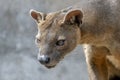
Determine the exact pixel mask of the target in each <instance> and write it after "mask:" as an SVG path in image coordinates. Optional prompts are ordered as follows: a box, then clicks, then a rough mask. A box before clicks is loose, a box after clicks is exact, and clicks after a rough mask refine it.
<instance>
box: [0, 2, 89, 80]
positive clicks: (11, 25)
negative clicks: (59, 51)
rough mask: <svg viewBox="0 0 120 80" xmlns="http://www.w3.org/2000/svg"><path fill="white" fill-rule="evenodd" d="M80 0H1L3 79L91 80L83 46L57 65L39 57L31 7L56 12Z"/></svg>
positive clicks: (0, 68) (0, 75) (0, 63)
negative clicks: (50, 65) (41, 61)
mask: <svg viewBox="0 0 120 80" xmlns="http://www.w3.org/2000/svg"><path fill="white" fill-rule="evenodd" d="M78 1H80V0H0V80H88V73H87V66H86V63H85V57H84V53H83V50H82V48H81V46H78V47H77V48H76V49H75V50H74V51H73V52H71V53H70V54H69V55H67V56H66V57H65V59H64V60H62V61H61V62H60V63H59V64H58V65H57V66H56V67H55V68H53V69H50V70H49V69H47V68H45V67H44V66H43V65H41V64H39V62H38V61H37V53H38V48H37V47H36V45H35V43H34V39H35V35H36V34H37V25H36V23H35V22H34V21H33V19H32V18H31V16H30V15H29V10H30V9H35V10H38V11H41V12H53V11H57V10H60V9H63V8H66V7H68V6H71V5H73V4H75V3H78Z"/></svg>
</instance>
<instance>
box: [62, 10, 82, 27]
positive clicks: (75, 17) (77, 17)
mask: <svg viewBox="0 0 120 80" xmlns="http://www.w3.org/2000/svg"><path fill="white" fill-rule="evenodd" d="M82 18H83V13H82V12H81V11H80V10H70V11H68V12H67V13H66V15H65V17H64V20H63V23H66V22H68V23H69V24H74V23H76V24H78V25H80V24H81V23H82Z"/></svg>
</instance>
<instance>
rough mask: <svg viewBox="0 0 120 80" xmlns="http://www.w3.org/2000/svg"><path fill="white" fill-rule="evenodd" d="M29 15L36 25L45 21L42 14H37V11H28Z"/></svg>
mask: <svg viewBox="0 0 120 80" xmlns="http://www.w3.org/2000/svg"><path fill="white" fill-rule="evenodd" d="M30 15H31V16H32V18H33V19H34V20H35V21H37V22H38V23H40V22H41V21H42V20H44V19H45V16H44V14H43V13H42V12H38V11H36V10H33V9H31V10H30Z"/></svg>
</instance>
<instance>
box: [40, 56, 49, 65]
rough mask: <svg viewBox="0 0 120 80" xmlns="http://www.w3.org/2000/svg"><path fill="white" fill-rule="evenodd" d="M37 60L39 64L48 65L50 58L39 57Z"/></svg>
mask: <svg viewBox="0 0 120 80" xmlns="http://www.w3.org/2000/svg"><path fill="white" fill-rule="evenodd" d="M38 60H39V62H40V63H41V64H48V63H50V57H48V56H44V55H43V56H39V57H38Z"/></svg>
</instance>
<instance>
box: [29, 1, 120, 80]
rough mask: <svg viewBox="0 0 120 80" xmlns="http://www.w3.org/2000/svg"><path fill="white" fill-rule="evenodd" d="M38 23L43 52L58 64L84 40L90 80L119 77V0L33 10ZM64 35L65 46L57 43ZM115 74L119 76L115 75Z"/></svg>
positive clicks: (39, 44)
mask: <svg viewBox="0 0 120 80" xmlns="http://www.w3.org/2000/svg"><path fill="white" fill-rule="evenodd" d="M31 16H32V17H33V18H34V19H35V20H36V22H37V24H38V34H37V36H36V38H37V44H38V47H39V48H40V55H43V54H44V55H48V56H50V58H51V62H50V63H49V64H46V65H45V66H46V67H49V66H55V65H56V64H57V63H58V62H59V61H60V60H61V59H62V58H63V57H64V56H65V55H66V54H67V53H69V52H71V51H72V50H73V49H74V48H75V47H76V46H77V45H78V44H83V49H84V51H85V56H86V62H87V65H88V72H89V76H90V80H116V79H119V77H120V20H119V19H120V0H86V1H84V2H80V3H79V4H77V5H75V6H73V7H71V8H67V9H65V10H61V11H58V12H54V13H49V14H44V15H43V13H41V12H37V11H35V10H31ZM61 39H64V40H65V42H64V45H63V46H57V45H55V44H56V42H57V41H59V40H61ZM114 77H116V78H114Z"/></svg>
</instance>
